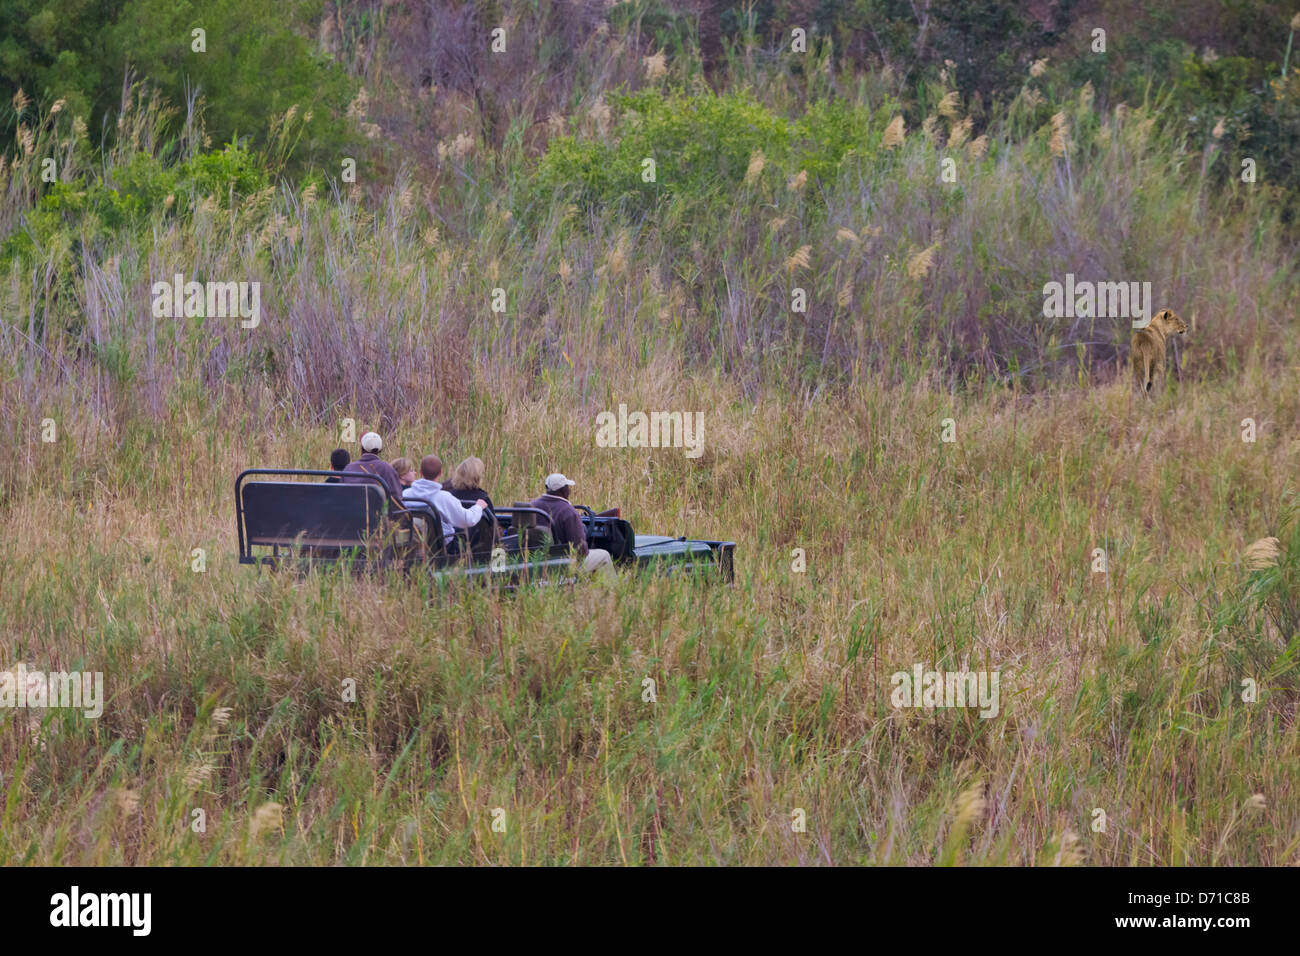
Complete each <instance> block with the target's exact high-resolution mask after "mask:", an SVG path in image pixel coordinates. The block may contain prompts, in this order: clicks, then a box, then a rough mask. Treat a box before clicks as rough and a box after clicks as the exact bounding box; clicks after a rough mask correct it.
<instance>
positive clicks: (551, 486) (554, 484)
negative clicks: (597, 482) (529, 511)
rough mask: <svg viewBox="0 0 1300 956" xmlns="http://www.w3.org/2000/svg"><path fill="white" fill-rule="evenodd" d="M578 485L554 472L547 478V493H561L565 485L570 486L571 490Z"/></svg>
mask: <svg viewBox="0 0 1300 956" xmlns="http://www.w3.org/2000/svg"><path fill="white" fill-rule="evenodd" d="M576 484H577V482H576V481H573V480H572V479H569V478H565V477H564V476H563V475H562V474H560V473H559V472H558V471H553V472H551V473H550V474H549V475H547V476H546V490H547V491H559V490H560V489H561V488H563V487H564V486H565V485H568V486H569V487H570V488H572V487H573V486H574V485H576Z"/></svg>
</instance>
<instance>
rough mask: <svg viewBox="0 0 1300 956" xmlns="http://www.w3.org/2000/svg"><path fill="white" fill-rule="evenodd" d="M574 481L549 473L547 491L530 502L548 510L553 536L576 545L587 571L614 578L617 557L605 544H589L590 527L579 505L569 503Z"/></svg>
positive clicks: (565, 543)
mask: <svg viewBox="0 0 1300 956" xmlns="http://www.w3.org/2000/svg"><path fill="white" fill-rule="evenodd" d="M575 484H576V482H574V481H573V480H571V479H569V478H565V477H564V475H562V474H560V473H559V472H553V473H551V474H549V475H547V476H546V493H545V494H543V495H541V496H539V497H537V498H534V499H533V500H532V501H530V502H528V504H529V506H530V507H533V508H540V509H541V510H542V511H545V512H546V514H547V515H548V516H549V517H550V519H551V540H552V541H553V542H554V543H555V544H558V545H568V546H569V547H571V548H573V549H574V550H575V551H576V552H577V554H578V557H579V558H581V559H582V569H583V570H584V571H600V572H601V573H602V574H603V575H604V576H605V577H606V578H607V579H613V578H614V577H615V576H616V575H615V573H614V559H613V558H612V557H611V556H610V553H609V552H608V551H606V550H605V549H603V548H588V547H587V528H586V526H585V525H584V524H583V523H582V516H581V515H579V514H578V509H577V508H575V507H573V505H571V504H570V503H569V489H570V488H572V487H573V486H574V485H575Z"/></svg>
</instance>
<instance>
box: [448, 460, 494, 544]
mask: <svg viewBox="0 0 1300 956" xmlns="http://www.w3.org/2000/svg"><path fill="white" fill-rule="evenodd" d="M486 473H487V467H486V466H485V465H484V464H483V459H482V458H474V457H473V456H471V457H469V458H466V459H465V460H464V461H462V462H461V463H460V464H459V465H457V466H456V467H455V468H454V469H453V470H452V473H451V477H450V478H448V479H447V484H446V486H445V487H446V490H447V492H448V493H450V494H451V496H452V497H453V498H455V499H457V500H458V501H459V502H460V503H461V504H462V505H464V506H465V507H466V508H470V507H472V506H473V505H474V502H476V501H486V502H487V506H488V508H489V509H491V508H492V497H491V496H490V495H489V494H488V493H487V492H486V491H484V490H483V477H484V475H485V474H486ZM500 539H501V526H500V525H498V524H497V523H496V522H495V521H482V522H480V523H479V524H477V525H475V526H474V527H473V528H472V529H470V537H469V545H470V550H471V551H473V552H474V554H482V553H487V552H490V551H491V550H492V548H493V546H494V545H495V544H496V543H497V542H498V541H499V540H500Z"/></svg>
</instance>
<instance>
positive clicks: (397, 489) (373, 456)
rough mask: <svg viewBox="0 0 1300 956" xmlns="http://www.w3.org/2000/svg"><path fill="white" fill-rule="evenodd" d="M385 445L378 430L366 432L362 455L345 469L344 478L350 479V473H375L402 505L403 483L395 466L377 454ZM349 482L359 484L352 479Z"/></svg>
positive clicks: (362, 438) (362, 440)
mask: <svg viewBox="0 0 1300 956" xmlns="http://www.w3.org/2000/svg"><path fill="white" fill-rule="evenodd" d="M383 447H384V440H383V439H382V438H380V437H379V434H378V433H377V432H366V433H365V434H364V435H362V436H361V457H360V458H358V459H357V460H356V461H354V462H351V463H350V464H349V465H348V466H347V467H346V468H344V469H343V475H344V477H343V480H344V481H345V482H346V481H348V478H347V475H348V473H349V472H350V473H352V474H358V473H361V474H367V475H374V476H375V477H376V478H378V479H379V480H380V481H382V482H383V483H384V487H385V488H386V489H388V495H389V497H391V498H392V499H393V500H394V501H395V502H397V504H398V505H399V506H400V505H401V503H402V483H401V481H399V480H398V477H397V472H396V471H394V470H393V466H392V465H390V464H389V463H388V462H386V461H384V460H383V459H382V458H380V457H379V455H378V454H377V453H378V452H379V451H381V450H382V449H383ZM348 483H349V484H359V482H358V481H357V480H356V479H352V480H351V481H350V482H348Z"/></svg>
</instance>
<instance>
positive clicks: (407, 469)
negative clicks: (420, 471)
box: [393, 458, 420, 492]
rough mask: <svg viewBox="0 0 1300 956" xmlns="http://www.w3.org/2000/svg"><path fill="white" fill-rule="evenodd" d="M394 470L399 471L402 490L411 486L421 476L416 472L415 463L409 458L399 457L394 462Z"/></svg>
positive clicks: (398, 477) (398, 476)
mask: <svg viewBox="0 0 1300 956" xmlns="http://www.w3.org/2000/svg"><path fill="white" fill-rule="evenodd" d="M393 471H395V472H397V480H398V481H399V482H401V485H402V491H403V492H405V491H406V489H407V488H409V487H411V483H412V482H414V481H415V479H416V478H419V477H420V476H419V475H417V474H416V473H415V463H414V462H413V461H411V459H409V458H398V459H397V460H396V461H394V462H393Z"/></svg>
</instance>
